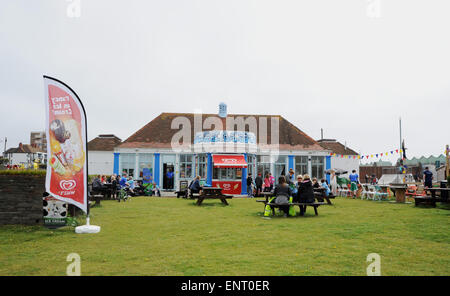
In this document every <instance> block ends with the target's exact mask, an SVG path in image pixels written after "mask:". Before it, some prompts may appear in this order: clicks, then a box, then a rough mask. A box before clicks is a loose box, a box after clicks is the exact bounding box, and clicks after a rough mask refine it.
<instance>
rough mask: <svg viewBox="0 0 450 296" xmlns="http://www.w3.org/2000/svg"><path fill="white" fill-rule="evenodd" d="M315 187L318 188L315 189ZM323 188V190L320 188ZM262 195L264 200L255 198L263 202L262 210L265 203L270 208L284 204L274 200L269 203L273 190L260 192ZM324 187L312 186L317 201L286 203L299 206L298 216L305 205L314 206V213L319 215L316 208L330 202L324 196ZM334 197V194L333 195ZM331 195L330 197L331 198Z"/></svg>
mask: <svg viewBox="0 0 450 296" xmlns="http://www.w3.org/2000/svg"><path fill="white" fill-rule="evenodd" d="M316 189H319V190H317V191H316ZM321 189H323V192H322V190H321ZM262 194H263V196H264V197H265V200H257V201H256V202H261V203H263V204H264V210H265V208H266V205H269V206H270V207H271V208H272V210H273V209H274V208H279V207H280V206H286V204H277V203H274V202H271V203H269V198H270V197H273V194H274V192H263V193H262ZM324 195H325V188H314V197H315V198H316V199H317V200H318V201H317V202H316V201H314V202H309V203H308V202H293V203H289V204H287V205H289V206H298V207H299V208H300V213H299V215H300V216H303V215H304V213H305V212H306V207H308V206H310V207H313V208H314V213H315V214H316V216H317V215H319V213H318V212H317V208H318V207H319V206H321V205H325V204H332V203H331V201H330V200H329V198H328V197H325V196H324ZM333 197H334V196H333ZM333 197H331V198H333ZM324 199H325V200H326V201H327V203H325V202H323V200H324ZM272 215H275V211H272Z"/></svg>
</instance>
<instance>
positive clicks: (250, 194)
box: [247, 173, 253, 197]
mask: <svg viewBox="0 0 450 296" xmlns="http://www.w3.org/2000/svg"><path fill="white" fill-rule="evenodd" d="M252 183H253V178H252V174H251V173H248V176H247V195H248V197H253V189H252Z"/></svg>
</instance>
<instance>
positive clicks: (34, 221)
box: [0, 175, 45, 225]
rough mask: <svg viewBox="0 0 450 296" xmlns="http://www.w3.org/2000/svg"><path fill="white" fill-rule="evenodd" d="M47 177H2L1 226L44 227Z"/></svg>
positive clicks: (0, 186) (0, 185)
mask: <svg viewBox="0 0 450 296" xmlns="http://www.w3.org/2000/svg"><path fill="white" fill-rule="evenodd" d="M44 191H45V176H33V175H0V225H2V224H27V225H42V224H43V214H42V194H43V193H44Z"/></svg>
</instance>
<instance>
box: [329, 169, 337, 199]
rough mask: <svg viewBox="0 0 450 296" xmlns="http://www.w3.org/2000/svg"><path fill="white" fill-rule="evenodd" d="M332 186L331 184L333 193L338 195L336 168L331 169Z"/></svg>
mask: <svg viewBox="0 0 450 296" xmlns="http://www.w3.org/2000/svg"><path fill="white" fill-rule="evenodd" d="M330 186H331V193H333V195H334V196H337V180H336V172H335V171H334V170H332V171H331V175H330Z"/></svg>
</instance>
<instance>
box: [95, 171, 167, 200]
mask: <svg viewBox="0 0 450 296" xmlns="http://www.w3.org/2000/svg"><path fill="white" fill-rule="evenodd" d="M107 184H110V186H108V185H107ZM152 185H153V186H151V195H153V194H155V195H158V196H161V192H160V191H159V187H158V186H157V185H156V183H152ZM109 189H110V191H109V192H108V190H109ZM121 189H124V190H126V192H127V194H128V195H131V196H134V195H140V194H142V193H143V192H142V191H143V184H142V181H137V182H136V181H135V180H133V178H132V177H131V176H128V175H127V173H125V172H124V173H123V174H122V175H116V174H113V175H111V176H110V177H109V178H107V177H106V176H104V175H97V176H96V177H95V178H94V180H93V181H92V190H93V191H96V192H101V193H106V192H107V193H110V194H111V198H114V199H117V196H118V191H119V190H121Z"/></svg>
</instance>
